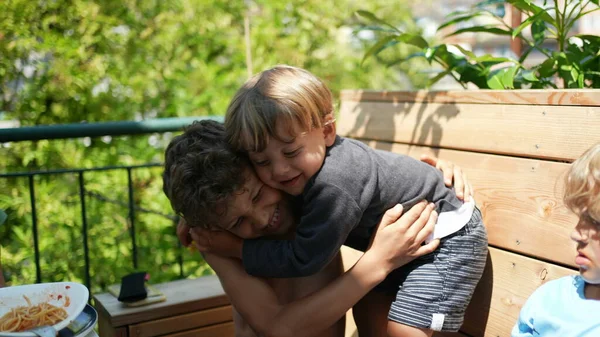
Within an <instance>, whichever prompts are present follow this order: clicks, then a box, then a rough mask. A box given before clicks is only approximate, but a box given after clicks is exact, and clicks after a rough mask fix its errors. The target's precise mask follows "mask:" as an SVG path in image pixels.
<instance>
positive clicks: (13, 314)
mask: <svg viewBox="0 0 600 337" xmlns="http://www.w3.org/2000/svg"><path fill="white" fill-rule="evenodd" d="M23 297H24V298H25V301H27V305H25V306H19V307H16V308H12V309H10V311H9V312H7V313H6V314H4V316H2V317H0V332H20V331H26V330H29V329H32V328H35V327H38V326H42V325H54V324H56V323H58V322H60V321H62V320H64V319H66V318H67V312H66V311H65V309H63V308H59V307H57V306H54V305H52V304H50V303H39V304H36V305H32V304H31V301H30V300H29V298H27V296H23Z"/></svg>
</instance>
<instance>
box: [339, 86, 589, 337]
mask: <svg viewBox="0 0 600 337" xmlns="http://www.w3.org/2000/svg"><path fill="white" fill-rule="evenodd" d="M599 107H600V90H550V91H547V90H544V91H533V90H518V91H450V92H369V91H357V90H347V91H343V92H342V93H341V106H340V113H339V116H338V119H337V129H338V133H339V134H340V135H343V136H347V137H352V138H355V139H359V140H362V141H364V142H366V143H367V144H369V145H370V146H372V147H374V148H377V149H382V150H388V151H393V152H397V153H403V154H408V155H410V156H413V157H417V158H418V157H419V156H420V155H421V154H423V153H427V154H431V155H434V156H437V157H439V158H442V159H448V160H451V161H452V162H454V163H456V164H458V165H460V166H461V167H462V168H463V170H464V172H466V173H467V175H468V178H469V180H470V181H471V183H472V185H473V186H474V188H475V200H476V203H477V205H478V206H479V208H480V209H481V210H482V212H483V216H484V222H485V225H486V227H487V230H488V235H489V256H488V263H487V266H486V270H485V273H484V275H483V278H482V280H481V282H480V284H479V286H478V287H477V289H476V292H475V295H474V297H473V300H472V302H471V304H470V306H469V308H468V310H467V314H466V318H465V323H464V325H463V327H462V328H461V332H460V333H458V334H437V336H490V337H492V336H493V337H497V336H499V337H504V336H510V331H511V329H512V327H513V326H514V324H515V322H516V320H517V317H518V314H519V311H520V309H521V307H522V305H523V304H524V303H525V301H526V300H527V298H528V297H529V295H530V294H531V293H532V292H533V291H534V290H535V289H536V288H538V287H539V286H540V285H542V284H544V283H545V282H548V281H550V280H553V279H556V278H560V277H562V276H565V275H569V274H573V273H576V272H577V269H576V266H575V264H574V257H575V249H574V244H573V243H572V242H571V241H570V239H569V233H570V231H571V230H572V229H573V227H574V225H575V224H576V221H577V219H576V217H575V216H574V215H573V214H571V213H570V212H569V211H568V210H567V209H566V208H565V207H564V206H563V203H562V193H563V182H562V178H563V174H564V173H565V171H566V170H567V168H568V167H569V163H570V162H572V161H573V160H574V159H576V158H577V157H579V156H580V155H581V154H582V153H583V152H584V151H585V150H586V149H588V148H589V147H590V146H591V145H593V144H594V143H596V142H598V141H600V134H599V133H598V130H600V108H599ZM350 255H351V254H349V253H348V251H347V250H345V251H344V258H345V261H347V260H351V259H352V258H351V257H349V256H350Z"/></svg>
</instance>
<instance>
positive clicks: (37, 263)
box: [29, 176, 42, 283]
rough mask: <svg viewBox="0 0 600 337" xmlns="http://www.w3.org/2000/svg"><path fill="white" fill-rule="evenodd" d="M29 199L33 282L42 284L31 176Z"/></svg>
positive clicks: (33, 189) (31, 179) (33, 186)
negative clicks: (33, 270)
mask: <svg viewBox="0 0 600 337" xmlns="http://www.w3.org/2000/svg"><path fill="white" fill-rule="evenodd" d="M29 199H30V201H31V224H32V226H31V229H32V231H33V254H34V259H35V282H36V283H42V270H41V266H40V243H39V240H38V226H37V211H36V209H35V184H34V181H33V176H30V177H29Z"/></svg>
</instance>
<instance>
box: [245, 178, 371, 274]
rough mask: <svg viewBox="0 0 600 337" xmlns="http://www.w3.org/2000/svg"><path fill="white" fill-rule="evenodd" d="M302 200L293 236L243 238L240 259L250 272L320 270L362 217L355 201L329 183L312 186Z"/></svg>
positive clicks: (288, 272) (283, 272)
mask: <svg viewBox="0 0 600 337" xmlns="http://www.w3.org/2000/svg"><path fill="white" fill-rule="evenodd" d="M304 199H305V202H304V205H303V208H302V209H303V211H302V217H301V219H300V223H299V224H298V226H297V227H296V232H295V236H294V239H292V240H266V239H253V240H244V245H243V249H242V260H243V264H244V268H245V269H246V271H247V272H248V273H249V274H251V275H255V276H262V277H302V276H308V275H312V274H314V273H316V272H318V271H320V270H321V269H322V268H323V267H324V266H326V265H327V264H328V263H329V262H331V260H332V259H333V258H334V257H335V256H336V254H337V253H338V251H339V249H340V247H341V246H342V245H343V244H344V242H345V241H346V238H347V237H348V234H349V233H350V231H352V229H353V228H354V227H355V226H356V224H358V222H359V221H360V218H361V216H362V210H361V209H360V207H359V206H358V204H357V202H356V201H355V200H354V199H353V198H352V197H351V196H350V195H348V194H347V193H346V192H344V191H342V190H341V189H339V188H337V187H335V186H332V185H326V184H319V185H318V186H314V187H313V188H311V190H310V191H309V192H308V193H306V195H305V198H304Z"/></svg>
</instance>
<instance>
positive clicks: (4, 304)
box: [0, 282, 89, 337]
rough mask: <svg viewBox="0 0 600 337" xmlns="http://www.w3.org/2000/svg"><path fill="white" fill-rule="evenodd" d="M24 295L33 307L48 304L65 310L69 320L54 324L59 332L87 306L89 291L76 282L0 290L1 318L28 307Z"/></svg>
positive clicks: (18, 335) (10, 336) (15, 335)
mask: <svg viewBox="0 0 600 337" xmlns="http://www.w3.org/2000/svg"><path fill="white" fill-rule="evenodd" d="M23 295H25V296H27V297H28V298H29V300H30V301H31V304H33V305H36V304H39V303H42V302H48V303H50V304H52V305H55V306H57V307H60V308H63V309H65V311H66V312H67V318H66V319H65V320H63V321H61V322H58V323H57V324H54V329H56V331H58V330H60V329H62V328H64V327H66V326H67V325H69V324H70V323H71V322H72V321H73V320H75V318H77V316H78V315H79V314H80V313H81V311H82V310H83V308H84V307H85V305H86V304H87V301H88V298H89V291H88V289H87V287H86V286H84V285H83V284H80V283H74V282H55V283H40V284H29V285H23V286H14V287H6V288H0V317H2V316H4V314H6V313H7V312H9V311H10V309H11V308H14V307H18V306H24V305H27V302H26V301H25V298H23ZM0 336H6V337H24V336H31V337H35V336H36V335H35V334H33V333H31V332H0Z"/></svg>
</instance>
